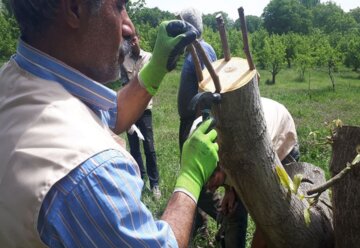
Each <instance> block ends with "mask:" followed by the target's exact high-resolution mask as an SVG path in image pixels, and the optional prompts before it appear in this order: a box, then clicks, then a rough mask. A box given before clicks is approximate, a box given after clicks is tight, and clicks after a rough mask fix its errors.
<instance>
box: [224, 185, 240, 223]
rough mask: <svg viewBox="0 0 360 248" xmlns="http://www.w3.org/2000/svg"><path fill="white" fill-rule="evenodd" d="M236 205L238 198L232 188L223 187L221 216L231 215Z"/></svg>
mask: <svg viewBox="0 0 360 248" xmlns="http://www.w3.org/2000/svg"><path fill="white" fill-rule="evenodd" d="M237 205H238V198H237V195H236V192H235V190H234V188H233V187H230V186H227V185H226V186H225V195H224V197H223V200H222V202H221V213H222V214H223V215H225V216H226V215H228V214H233V213H234V212H235V209H236V207H237Z"/></svg>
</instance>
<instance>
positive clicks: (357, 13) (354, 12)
mask: <svg viewBox="0 0 360 248" xmlns="http://www.w3.org/2000/svg"><path fill="white" fill-rule="evenodd" d="M349 14H350V15H351V16H352V17H353V18H354V19H355V21H356V22H357V23H358V24H359V25H360V7H357V8H355V9H351V10H350V11H349Z"/></svg>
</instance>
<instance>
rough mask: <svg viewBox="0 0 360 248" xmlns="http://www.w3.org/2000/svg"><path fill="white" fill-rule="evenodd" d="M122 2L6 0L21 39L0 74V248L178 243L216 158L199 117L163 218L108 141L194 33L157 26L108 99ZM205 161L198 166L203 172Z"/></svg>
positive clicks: (175, 24)
mask: <svg viewBox="0 0 360 248" xmlns="http://www.w3.org/2000/svg"><path fill="white" fill-rule="evenodd" d="M125 4H126V1H125V0H88V1H77V0H75V1H74V0H61V1H59V0H37V1H34V0H12V1H11V5H12V8H13V13H14V14H15V17H16V19H17V21H18V23H19V26H20V30H21V38H20V40H19V45H18V48H17V52H16V54H15V55H14V56H13V57H12V58H11V59H10V60H9V62H7V63H5V65H4V66H3V67H2V68H1V70H0V126H1V129H0V140H2V141H4V142H2V144H1V147H0V157H1V159H2V164H1V169H0V222H1V225H0V243H1V245H2V246H3V247H43V246H50V247H178V246H179V247H187V245H188V242H189V236H190V231H191V227H192V223H193V216H194V213H195V208H196V202H197V199H198V197H199V194H200V190H201V188H202V186H203V184H204V183H205V182H206V181H207V179H208V177H209V176H210V175H211V173H212V171H213V169H214V168H215V165H216V163H217V160H218V155H217V150H218V146H217V144H216V143H215V139H216V136H217V134H216V131H215V130H211V131H209V132H207V129H208V127H209V126H210V125H211V121H207V122H205V123H204V124H203V125H201V126H200V127H199V128H198V129H197V131H195V132H194V134H193V135H192V136H191V137H190V138H189V139H188V141H187V142H186V143H185V145H184V149H183V159H182V163H181V170H180V173H179V176H178V178H177V180H176V186H175V190H174V193H173V194H172V196H171V198H170V200H169V203H168V206H167V207H166V209H165V211H164V214H163V216H162V220H155V219H154V218H153V216H152V215H151V213H150V211H149V210H148V209H147V208H146V206H145V205H144V204H143V203H142V202H141V199H140V197H141V188H142V186H143V182H142V180H141V177H140V175H139V170H138V167H137V166H136V163H135V161H134V160H133V159H132V158H131V156H130V155H129V154H128V153H127V152H126V151H125V150H124V149H123V148H122V147H121V146H120V145H119V144H118V143H116V142H115V140H114V139H113V137H112V134H111V131H110V129H109V127H110V128H111V129H112V131H114V132H115V133H119V132H122V131H124V130H127V129H128V128H129V126H130V125H131V124H132V123H134V121H135V120H137V119H138V118H139V116H140V115H141V113H143V111H144V109H145V107H146V106H147V104H148V102H149V100H150V99H151V97H152V96H153V95H154V94H155V93H156V91H157V89H158V87H159V84H160V82H161V80H162V79H163V77H164V76H165V74H166V73H167V72H168V71H170V70H172V69H173V68H174V67H175V64H176V58H177V57H178V56H177V55H178V54H179V53H180V52H181V51H182V50H183V49H184V47H185V46H186V45H187V44H189V43H190V42H192V41H193V40H194V39H195V37H196V30H195V29H194V28H193V27H192V26H191V25H189V24H187V23H186V22H183V21H170V22H164V23H162V24H161V25H160V27H159V33H158V36H157V40H156V43H155V47H154V50H153V56H152V59H151V60H150V61H149V63H147V64H146V65H145V66H144V67H143V68H142V70H141V71H140V72H139V74H138V76H137V77H135V78H134V79H133V80H132V81H131V82H130V83H129V84H128V85H127V86H126V87H124V88H123V89H122V90H121V91H120V92H118V93H117V94H116V93H115V92H113V91H111V90H109V89H108V88H107V87H104V86H103V85H102V83H105V82H108V81H112V80H114V79H116V78H117V77H118V75H119V67H120V63H122V60H123V49H122V46H121V45H119V44H123V43H124V38H125V37H128V36H131V35H132V33H133V30H134V28H133V24H132V22H131V20H130V19H129V17H128V14H127V12H126V9H125ZM205 165H206V166H205Z"/></svg>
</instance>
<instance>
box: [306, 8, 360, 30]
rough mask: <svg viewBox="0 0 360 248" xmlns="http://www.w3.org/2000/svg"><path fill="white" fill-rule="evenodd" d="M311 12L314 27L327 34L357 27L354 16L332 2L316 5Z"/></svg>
mask: <svg viewBox="0 0 360 248" xmlns="http://www.w3.org/2000/svg"><path fill="white" fill-rule="evenodd" d="M312 13H313V19H312V23H313V26H314V28H318V29H320V30H322V31H323V32H324V33H327V34H330V33H333V32H339V33H341V34H345V33H347V32H351V31H354V30H357V29H358V28H359V26H358V23H357V22H356V21H355V19H354V17H353V16H352V15H351V14H347V13H345V12H344V11H343V10H342V9H341V7H339V6H338V5H336V4H335V3H333V2H327V3H325V4H319V5H317V6H316V7H315V8H314V9H313V10H312Z"/></svg>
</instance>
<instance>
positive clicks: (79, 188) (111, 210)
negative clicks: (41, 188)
mask: <svg viewBox="0 0 360 248" xmlns="http://www.w3.org/2000/svg"><path fill="white" fill-rule="evenodd" d="M12 59H14V60H15V61H16V62H17V64H18V65H19V66H20V67H21V68H22V69H24V70H26V71H28V72H29V73H32V74H34V75H36V76H38V77H40V78H42V79H46V80H50V81H53V82H54V83H59V84H61V85H62V86H63V87H64V88H65V89H66V90H67V91H69V92H70V93H71V94H72V95H74V96H75V97H78V98H79V99H81V100H82V101H83V102H84V103H85V104H86V105H87V106H89V107H90V108H91V109H92V110H93V111H94V112H95V113H96V114H97V115H98V116H99V118H101V120H102V121H103V122H104V123H107V124H109V126H110V127H114V125H115V122H116V114H117V112H116V109H117V105H116V103H117V101H116V93H115V92H114V91H112V90H110V89H108V88H106V87H104V86H103V85H101V84H99V83H97V82H95V81H93V80H91V79H90V78H88V77H86V76H85V75H83V74H81V73H80V72H78V71H76V70H74V69H72V68H70V67H69V66H67V65H65V64H63V63H61V62H60V61H57V60H55V59H54V58H51V57H49V56H48V55H46V54H44V53H41V52H40V51H38V50H36V49H34V48H32V47H30V46H29V45H27V44H26V43H24V42H23V41H20V42H19V45H18V49H17V53H16V54H15V55H14V56H13V57H12ZM142 186H143V182H142V180H141V178H140V177H139V174H138V169H137V167H136V166H135V164H133V162H132V161H131V160H130V159H129V158H127V157H126V156H125V155H123V154H122V153H121V152H120V151H117V150H107V151H103V152H101V153H99V154H97V155H95V156H93V157H92V158H89V159H88V160H86V161H85V162H84V163H82V164H81V165H79V166H77V167H76V168H75V169H73V170H72V171H71V172H70V173H69V174H68V175H66V176H65V177H63V178H62V179H61V180H59V181H58V182H57V183H56V184H54V185H53V186H52V188H51V189H50V191H49V192H48V193H47V195H46V197H45V199H44V201H43V203H42V206H41V209H40V212H39V217H38V225H37V229H38V232H39V235H40V237H41V239H42V241H43V242H44V243H45V244H47V245H48V246H50V247H86V248H87V247H178V245H177V242H176V239H175V236H174V234H173V232H172V230H171V228H170V226H169V225H168V224H167V223H166V222H164V221H160V220H158V221H156V220H155V219H154V218H153V216H152V215H151V213H150V211H149V210H148V209H147V208H146V206H145V205H144V204H143V203H142V202H141V200H140V197H141V191H142Z"/></svg>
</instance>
